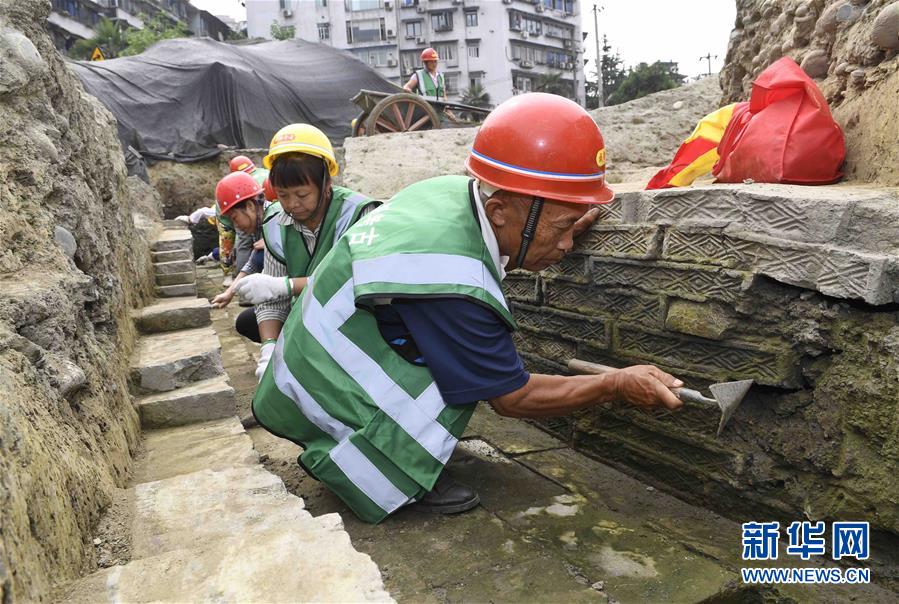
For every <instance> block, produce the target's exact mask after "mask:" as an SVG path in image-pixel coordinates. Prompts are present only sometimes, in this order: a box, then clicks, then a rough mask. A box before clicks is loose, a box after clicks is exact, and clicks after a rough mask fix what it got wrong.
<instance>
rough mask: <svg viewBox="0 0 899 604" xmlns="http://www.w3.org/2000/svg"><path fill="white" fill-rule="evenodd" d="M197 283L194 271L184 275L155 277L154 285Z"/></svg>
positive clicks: (164, 274) (170, 274)
mask: <svg viewBox="0 0 899 604" xmlns="http://www.w3.org/2000/svg"><path fill="white" fill-rule="evenodd" d="M196 282H197V274H196V273H195V272H194V271H192V270H191V271H188V272H185V273H169V274H166V273H162V274H157V275H156V285H159V286H164V285H190V284H191V283H196Z"/></svg>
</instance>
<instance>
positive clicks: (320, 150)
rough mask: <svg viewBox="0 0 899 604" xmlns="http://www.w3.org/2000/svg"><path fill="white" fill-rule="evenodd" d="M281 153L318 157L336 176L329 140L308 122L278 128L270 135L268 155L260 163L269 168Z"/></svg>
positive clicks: (330, 172) (334, 159) (332, 174)
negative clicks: (272, 135)
mask: <svg viewBox="0 0 899 604" xmlns="http://www.w3.org/2000/svg"><path fill="white" fill-rule="evenodd" d="M283 153H306V154H308V155H314V156H316V157H320V158H322V159H323V160H325V163H326V164H328V173H329V174H330V175H331V176H337V173H338V172H339V171H340V168H339V167H338V166H337V158H335V157H334V148H333V147H331V141H329V140H328V137H327V136H325V133H324V132H322V131H321V130H319V129H318V128H316V127H315V126H312V125H310V124H290V125H289V126H284V127H283V128H281V129H280V130H278V132H277V133H275V136H274V137H272V142H271V144H270V145H269V149H268V155H266V156H265V157H264V158H263V160H262V165H263V166H265V167H266V169H268V170H271V168H272V162H273V161H275V158H276V157H278V156H279V155H281V154H283Z"/></svg>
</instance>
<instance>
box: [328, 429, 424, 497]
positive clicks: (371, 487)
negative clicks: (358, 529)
mask: <svg viewBox="0 0 899 604" xmlns="http://www.w3.org/2000/svg"><path fill="white" fill-rule="evenodd" d="M328 455H330V456H331V459H332V460H333V461H334V463H335V464H336V465H337V467H338V468H340V470H341V471H342V472H343V473H344V474H346V477H347V478H349V479H350V480H351V481H352V482H353V484H354V485H356V488H357V489H359V490H360V491H362V492H363V493H365V495H366V496H367V497H368V498H369V499H371V500H372V501H374V502H375V504H376V505H377V506H378V507H379V508H381V509H382V510H384V511H385V512H387V513H388V514H390V513H392V512H394V511H396V510H397V509H398V508H400V507H402V506H404V505H406V504H407V503H409V502H410V501H411V499H410V498H408V497H406V496H405V495H404V494H403V492H402V491H400V490H399V489H398V488H396V487H395V486H394V484H393V483H392V482H390V481H389V480H387V477H385V476H384V475H383V474H381V471H380V470H378V467H377V466H376V465H375V464H373V463H372V462H371V460H370V459H369V458H367V457H366V456H365V455H364V454H363V453H362V451H360V450H359V449H357V448H356V445H354V444H353V443H352V442H350V441H348V440H345V441H343V442H342V443H340V444H339V445H337V446H336V447H334V448H333V449H331V452H330V453H328Z"/></svg>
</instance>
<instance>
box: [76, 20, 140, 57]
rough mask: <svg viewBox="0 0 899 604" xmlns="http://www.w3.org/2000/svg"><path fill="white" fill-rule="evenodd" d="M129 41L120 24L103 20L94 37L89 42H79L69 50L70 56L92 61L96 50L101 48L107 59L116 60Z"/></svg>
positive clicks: (95, 29)
mask: <svg viewBox="0 0 899 604" xmlns="http://www.w3.org/2000/svg"><path fill="white" fill-rule="evenodd" d="M126 46H128V41H127V40H126V39H125V32H123V31H122V29H121V28H120V27H119V25H118V23H116V22H115V21H111V20H109V19H106V18H103V19H101V20H100V22H99V23H97V27H95V28H94V37H93V38H89V39H87V40H78V41H77V42H75V44H73V45H72V48H70V49H69V56H70V57H72V58H73V59H90V58H91V55H93V53H94V49H95V48H97V47H99V48H100V49H101V50H102V51H103V55H104V56H105V57H106V58H107V59H114V58H115V57H117V56H119V55H120V54H122V51H123V50H125V47H126Z"/></svg>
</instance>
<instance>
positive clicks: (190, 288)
mask: <svg viewBox="0 0 899 604" xmlns="http://www.w3.org/2000/svg"><path fill="white" fill-rule="evenodd" d="M156 295H157V296H159V297H160V298H180V297H184V296H190V297H192V298H195V297H196V296H197V283H196V282H193V283H182V284H181V285H157V286H156Z"/></svg>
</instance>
